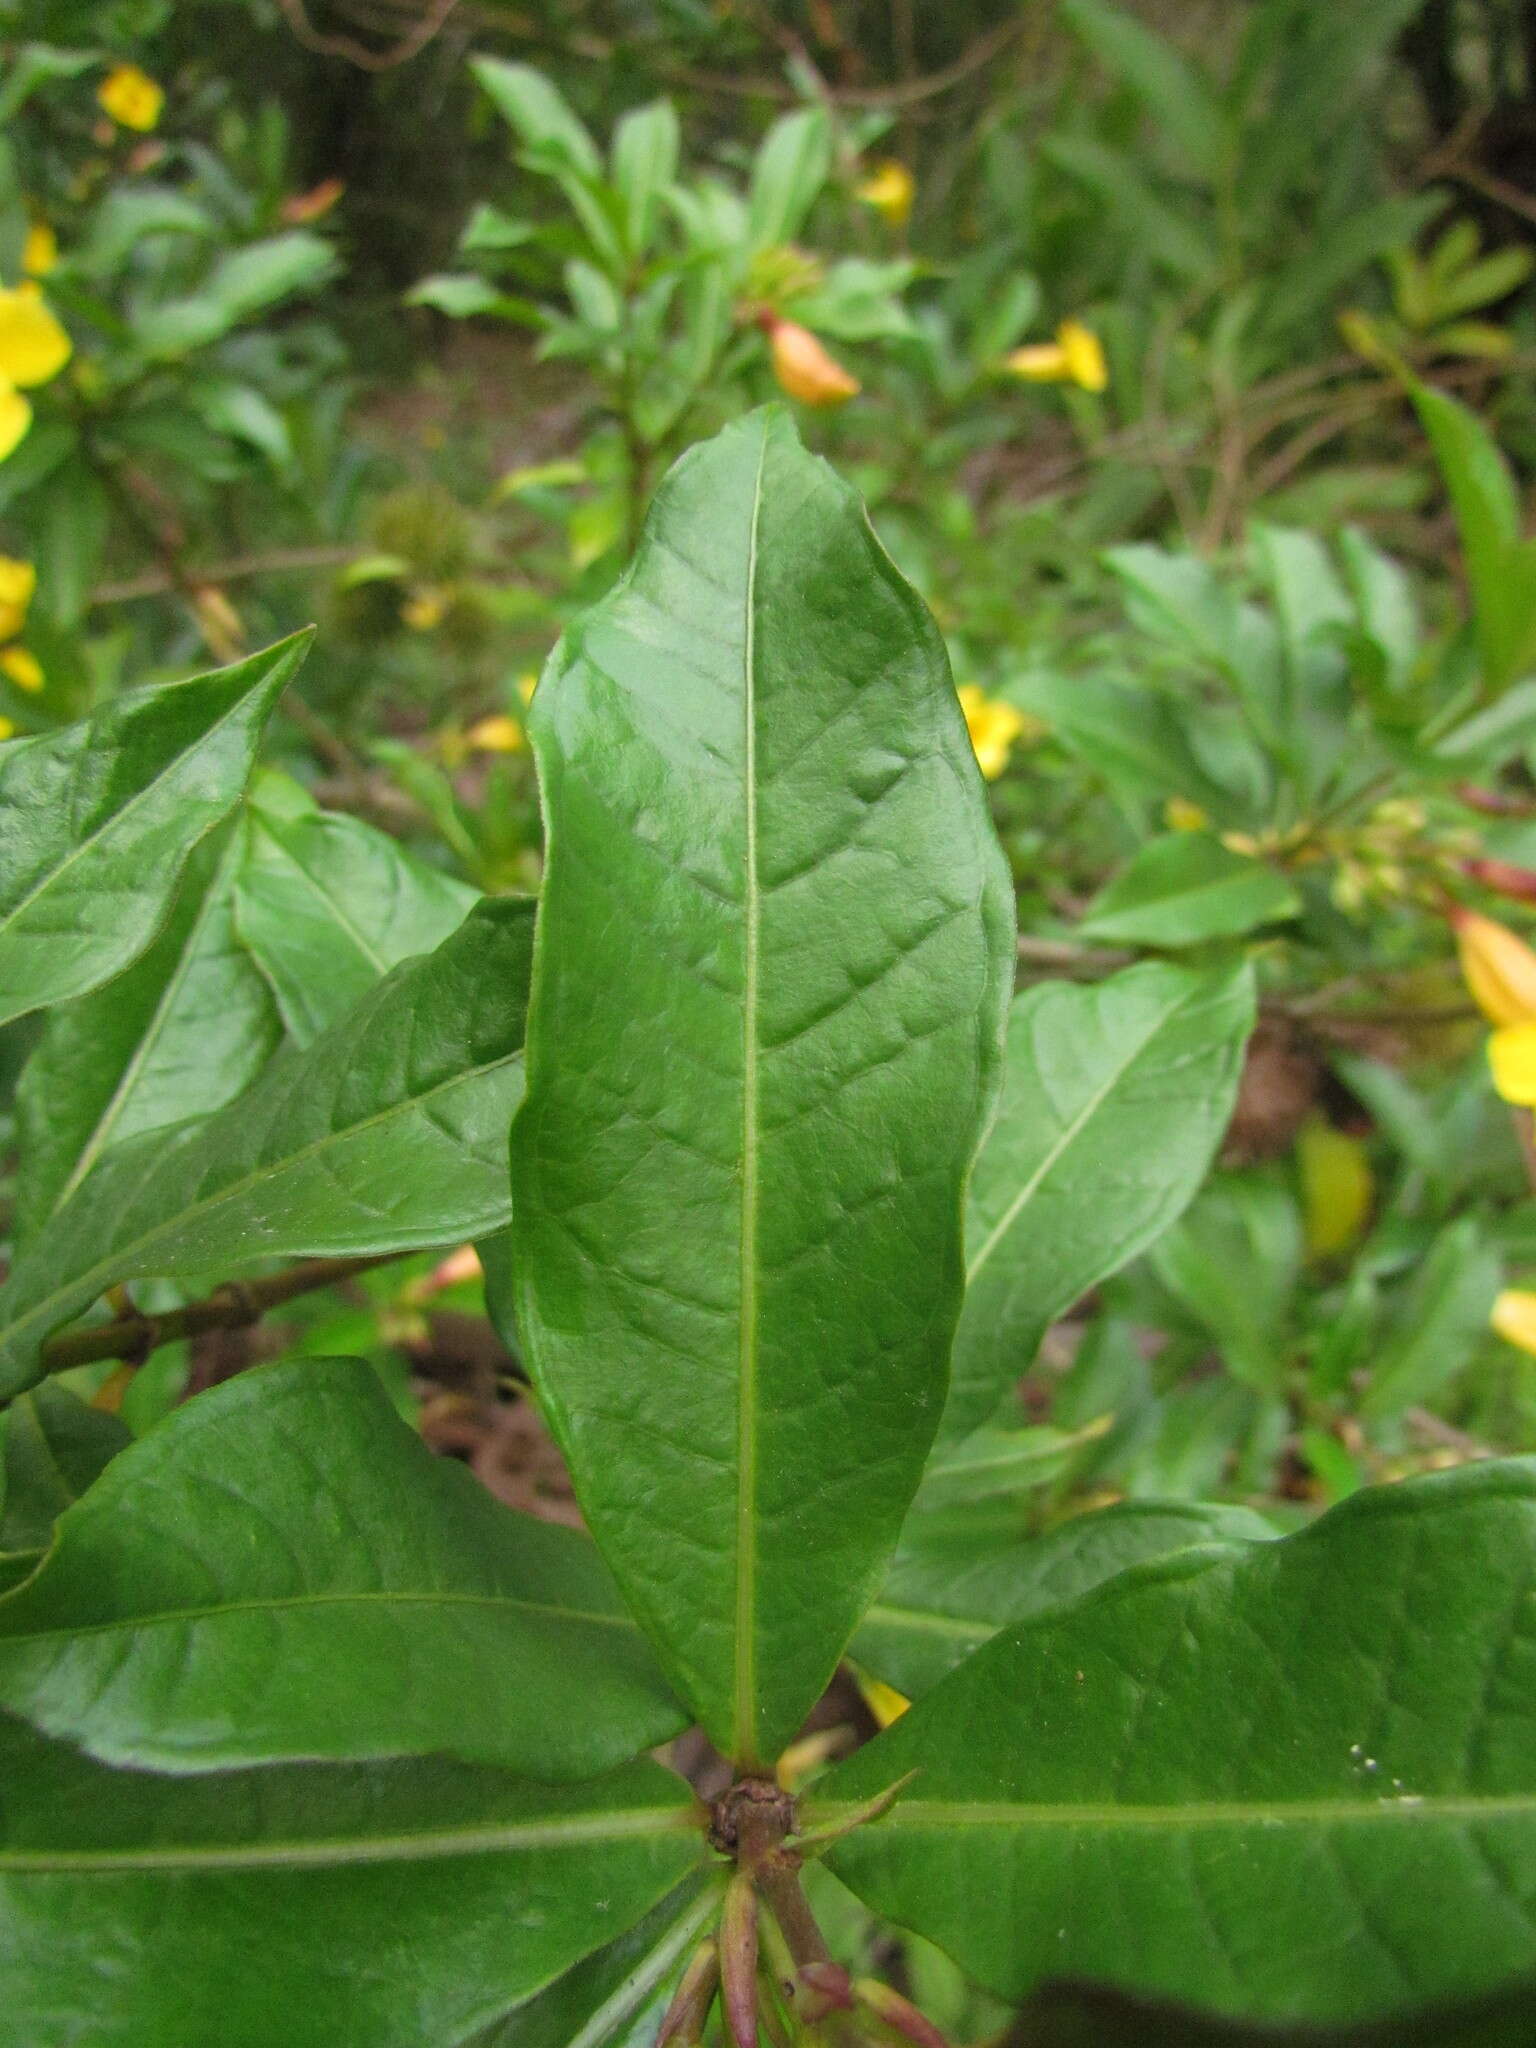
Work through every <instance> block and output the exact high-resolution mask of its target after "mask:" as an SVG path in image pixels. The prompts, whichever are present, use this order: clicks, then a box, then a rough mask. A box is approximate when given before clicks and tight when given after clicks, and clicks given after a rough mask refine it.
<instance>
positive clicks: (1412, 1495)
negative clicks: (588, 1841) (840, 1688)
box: [810, 1459, 1536, 2020]
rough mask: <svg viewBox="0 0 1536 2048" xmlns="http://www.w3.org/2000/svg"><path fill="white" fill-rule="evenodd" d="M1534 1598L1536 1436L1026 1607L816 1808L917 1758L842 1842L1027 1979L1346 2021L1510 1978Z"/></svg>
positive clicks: (1529, 1857) (914, 1906) (880, 1906)
mask: <svg viewBox="0 0 1536 2048" xmlns="http://www.w3.org/2000/svg"><path fill="white" fill-rule="evenodd" d="M1533 1594H1536V1461H1531V1460H1524V1459H1522V1460H1514V1461H1511V1462H1509V1463H1506V1464H1502V1465H1499V1464H1488V1465H1472V1466H1465V1467H1462V1468H1461V1469H1460V1470H1458V1471H1455V1472H1451V1473H1445V1474H1440V1475H1437V1476H1434V1477H1431V1478H1428V1479H1422V1480H1415V1481H1410V1482H1407V1483H1404V1484H1403V1485H1400V1486H1393V1487H1383V1488H1379V1489H1373V1490H1368V1491H1366V1492H1362V1493H1359V1494H1356V1495H1355V1496H1354V1497H1353V1498H1352V1499H1350V1500H1348V1501H1346V1502H1345V1503H1344V1505H1343V1506H1342V1507H1339V1508H1336V1509H1334V1510H1333V1512H1332V1513H1331V1514H1329V1515H1327V1516H1325V1517H1324V1518H1323V1519H1322V1520H1321V1521H1320V1522H1318V1523H1317V1524H1316V1525H1315V1526H1314V1527H1312V1528H1311V1529H1309V1530H1307V1531H1306V1532H1305V1533H1304V1534H1302V1535H1299V1536H1294V1537H1290V1538H1288V1539H1286V1540H1285V1541H1283V1542H1278V1543H1267V1544H1253V1545H1247V1544H1245V1545H1242V1546H1240V1547H1238V1548H1236V1549H1233V1548H1229V1547H1223V1546H1212V1547H1209V1548H1206V1549H1202V1550H1193V1551H1186V1552H1184V1553H1183V1554H1182V1555H1180V1556H1177V1557H1173V1558H1170V1559H1167V1560H1165V1561H1164V1562H1161V1563H1158V1564H1152V1565H1146V1566H1140V1567H1137V1568H1135V1569H1133V1570H1131V1571H1128V1572H1124V1573H1122V1574H1121V1575H1120V1576H1119V1577H1117V1578H1114V1579H1111V1580H1110V1581H1108V1583H1106V1584H1105V1585H1102V1586H1100V1587H1099V1588H1098V1589H1097V1590H1096V1591H1095V1592H1092V1593H1089V1594H1088V1595H1086V1597H1084V1598H1083V1599H1082V1600H1079V1601H1077V1602H1075V1603H1074V1604H1073V1605H1072V1606H1070V1607H1065V1608H1057V1609H1054V1610H1052V1611H1051V1612H1049V1613H1047V1614H1045V1615H1042V1616H1039V1617H1037V1618H1036V1619H1034V1620H1032V1621H1027V1622H1025V1623H1023V1624H1022V1625H1019V1626H1016V1627H1011V1628H1008V1629H1006V1630H1005V1631H1004V1632H1003V1633H1002V1634H1001V1635H999V1636H998V1637H997V1638H996V1639H995V1640H994V1641H993V1642H992V1643H990V1644H989V1645H988V1646H987V1647H986V1648H985V1649H983V1650H980V1651H978V1652H977V1654H976V1655H975V1656H974V1657H973V1658H972V1659H971V1660H970V1662H969V1663H967V1664H965V1665H964V1666H962V1667H961V1669H960V1670H959V1671H957V1672H955V1673H954V1675H953V1676H952V1677H950V1678H947V1679H946V1680H945V1681H944V1682H943V1684H941V1685H940V1686H938V1687H936V1688H935V1690H934V1691H933V1692H931V1693H929V1694H928V1696H927V1697H926V1698H925V1699H923V1700H921V1701H919V1702H918V1704H917V1705H916V1706H915V1707H914V1708H913V1709H912V1711H911V1712H910V1713H909V1714H907V1715H905V1716H903V1718H902V1719H901V1720H900V1721H899V1722H898V1723H897V1724H896V1725H895V1727H894V1728H892V1729H891V1730H890V1731H889V1732H888V1733H887V1734H886V1735H884V1736H882V1737H881V1738H880V1740H879V1741H878V1742H875V1743H872V1744H871V1745H870V1746H869V1747H868V1748H867V1749H865V1750H864V1751H862V1752H861V1753H860V1754H859V1755H858V1756H857V1757H855V1758H854V1759H853V1760H852V1761H851V1762H850V1763H849V1764H847V1765H845V1766H843V1767H842V1768H841V1769H840V1770H838V1771H836V1772H835V1773H833V1774H832V1776H831V1777H830V1778H828V1779H827V1780H825V1781H824V1782H825V1788H826V1793H827V1801H828V1812H827V1813H826V1814H822V1813H819V1812H818V1813H816V1814H814V1815H812V1816H810V1818H812V1819H818V1820H819V1819H822V1818H831V1817H833V1816H835V1814H836V1813H837V1811H838V1802H841V1801H845V1800H846V1801H858V1800H861V1799H865V1798H868V1797H869V1796H870V1795H871V1794H872V1793H874V1792H877V1791H878V1790H880V1788H881V1787H883V1786H885V1785H889V1784H890V1783H892V1782H893V1781H894V1780H896V1779H898V1778H900V1777H902V1776H903V1775H904V1774H905V1773H906V1772H908V1771H911V1770H914V1769H916V1770H920V1771H921V1777H920V1778H919V1779H918V1780H917V1781H916V1782H915V1783H914V1784H913V1786H912V1788H911V1790H910V1791H909V1792H908V1793H907V1794H906V1795H905V1797H904V1798H903V1799H902V1801H901V1803H900V1804H899V1805H898V1806H897V1808H896V1809H895V1811H894V1812H893V1813H892V1814H891V1816H890V1817H889V1818H888V1819H887V1820H885V1821H882V1822H880V1823H878V1824H877V1825H875V1826H871V1827H866V1828H862V1829H860V1830H859V1831H858V1832H857V1833H856V1834H854V1835H853V1836H851V1837H850V1838H849V1840H848V1841H847V1843H846V1844H844V1845H842V1846H840V1847H839V1848H838V1849H837V1850H836V1851H835V1852H834V1856H833V1861H834V1866H835V1868H836V1869H837V1871H838V1874H839V1875H840V1876H842V1877H843V1878H844V1879H845V1880H846V1881H847V1882H848V1883H849V1884H851V1885H852V1886H853V1887H854V1889H855V1890H856V1891H858V1892H859V1893H860V1895H861V1896H862V1897H863V1898H864V1899H865V1900H866V1901H867V1902H868V1903H869V1904H870V1905H872V1906H873V1907H874V1908H875V1909H876V1910H877V1911H879V1912H882V1913H886V1914H889V1915H890V1916H891V1917H892V1918H893V1919H895V1920H897V1921H899V1922H900V1923H901V1924H902V1925H903V1926H907V1927H911V1928H913V1929H914V1930H915V1931H916V1932H918V1933H920V1934H924V1935H926V1936H928V1937H929V1938H930V1939H931V1940H934V1941H937V1942H938V1943H939V1944H940V1945H941V1946H942V1947H944V1948H945V1949H947V1950H948V1951H949V1953H950V1954H951V1955H952V1956H953V1957H954V1958H955V1960H956V1961H957V1962H958V1963H959V1964H960V1965H961V1967H962V1968H963V1969H964V1970H965V1971H966V1972H967V1973H968V1974H969V1975H970V1976H971V1977H973V1978H974V1979H975V1981H976V1982H977V1983H979V1984H981V1985H983V1986H985V1987H986V1988H987V1989H989V1990H992V1991H995V1992H996V1993H997V1994H998V1995H999V1996H1001V1997H1005V1998H1020V1997H1023V1996H1024V1995H1025V1994H1027V1993H1028V1992H1029V1991H1031V1990H1032V1989H1033V1988H1034V1987H1035V1986H1036V1985H1037V1984H1039V1983H1040V1982H1042V1981H1043V1980H1045V1979H1047V1978H1051V1977H1059V1976H1079V1977H1090V1978H1095V1979H1100V1980H1103V1981H1104V1982H1107V1983H1110V1984H1114V1985H1118V1986H1121V1987H1123V1988H1125V1989H1128V1990H1133V1991H1140V1992H1146V1993H1156V1994H1163V1995H1166V1996H1170V1997H1176V1998H1182V1999H1188V2000H1190V2001H1191V2002H1192V2003H1195V2004H1197V2005H1204V2006H1209V2007H1211V2008H1213V2009H1216V2010H1219V2011H1222V2012H1227V2013H1233V2014H1238V2015H1243V2016H1248V2017H1274V2018H1312V2019H1318V2020H1331V2019H1345V2018H1356V2017H1364V2016H1368V2015H1372V2014H1377V2013H1383V2012H1388V2011H1392V2010H1395V2009H1401V2008H1406V2007H1412V2006H1415V2005H1419V2004H1422V2003H1424V2002H1425V2001H1428V2000H1432V1999H1441V1998H1451V1997H1456V1996H1464V1995H1473V1994H1476V1993H1479V1992H1483V1991H1489V1990H1492V1989H1495V1988H1497V1987H1499V1986H1500V1985H1503V1984H1507V1983H1509V1982H1511V1981H1513V1980H1515V1979H1517V1978H1519V1977H1522V1976H1525V1975H1527V1974H1528V1973H1529V1972H1530V1969H1531V1963H1532V1957H1533V1955H1536V1636H1533V1634H1532V1632H1531V1628H1530V1615H1531V1611H1532V1602H1533ZM1472 1930H1475V1934H1474V1933H1473V1932H1472Z"/></svg>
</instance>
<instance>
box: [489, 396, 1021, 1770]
mask: <svg viewBox="0 0 1536 2048" xmlns="http://www.w3.org/2000/svg"><path fill="white" fill-rule="evenodd" d="M530 725H531V729H532V733H533V738H534V745H535V750H536V753H537V756H538V761H539V769H540V774H541V776H542V781H543V791H544V803H545V812H546V818H547V822H548V832H549V854H548V867H547V871H546V879H545V886H544V895H543V899H542V902H541V907H540V914H539V938H538V949H537V958H536V963H535V973H534V994H533V998H532V1005H531V1037H530V1043H529V1095H528V1101H527V1105H526V1108H525V1109H524V1111H523V1113H522V1114H521V1115H520V1116H519V1118H518V1120H517V1123H516V1125H515V1126H514V1129H513V1140H512V1155H513V1161H512V1164H513V1171H512V1183H513V1210H514V1218H515V1221H514V1251H515V1258H516V1268H517V1286H518V1299H517V1316H518V1325H519V1329H520V1331H521V1334H522V1339H523V1344H524V1348H525V1352H526V1355H527V1356H528V1358H529V1362H530V1364H531V1366H532V1368H533V1371H534V1374H535V1377H536V1380H537V1383H538V1386H539V1389H540V1392H541V1396H542V1398H543V1401H544V1403H545V1406H546V1409H547V1412H548V1413H549V1415H550V1418H551V1420H552V1422H553V1424H554V1427H555V1429H556V1432H557V1433H558V1435H559V1437H560V1439H561V1442H562V1444H563V1446H564V1448H565V1451H566V1453H567V1456H568V1458H569V1460H570V1464H571V1469H572V1471H573V1473H574V1475H575V1479H576V1484H577V1488H578V1491H579V1493H580V1496H581V1501H582V1505H583V1508H584V1509H585V1511H586V1514H587V1516H588V1519H589V1521H590V1523H591V1525H592V1529H593V1533H594V1534H595V1535H596V1537H597V1539H598V1541H599V1543H600V1544H601V1545H602V1546H603V1548H604V1550H605V1552H606V1554H607V1557H608V1560H609V1563H610V1564H611V1565H612V1566H613V1569H614V1572H615V1574H616V1576H617V1577H618V1579H619V1581H620V1583H621V1585H622V1586H623V1587H624V1589H625V1592H626V1595H627V1596H628V1598H629V1600H630V1602H631V1605H632V1606H633V1608H634V1610H635V1612H636V1615H637V1617H638V1618H639V1620H640V1621H641V1624H642V1626H643V1627H644V1628H645V1629H646V1630H647V1631H648V1633H649V1634H650V1635H651V1636H652V1638H653V1640H654V1641H655V1642H656V1643H657V1645H658V1648H659V1649H660V1652H661V1654H662V1659H663V1662H664V1664H665V1665H666V1668H667V1670H668V1672H669V1675H670V1676H671V1677H672V1679H673V1681H674V1683H675V1684H676V1685H677V1686H678V1688H679V1690H680V1691H681V1692H682V1693H683V1696H684V1697H685V1699H687V1701H688V1702H689V1704H690V1705H691V1706H692V1707H693V1708H694V1710H695V1711H696V1712H697V1714H698V1716H699V1718H700V1719H701V1720H702V1721H703V1723H704V1725H705V1727H706V1728H707V1729H708V1731H709V1733H710V1734H711V1736H712V1737H713V1738H714V1740H715V1741H716V1742H717V1743H718V1744H719V1745H720V1746H721V1747H722V1748H724V1749H726V1750H727V1751H729V1752H730V1753H732V1754H733V1755H734V1756H735V1757H736V1759H737V1760H738V1761H740V1762H744V1763H750V1762H761V1761H764V1760H766V1759H767V1758H769V1757H771V1756H772V1755H773V1754H774V1752H775V1750H776V1749H777V1747H778V1746H779V1745H781V1744H782V1743H783V1742H785V1741H786V1740H787V1739H788V1738H789V1737H790V1736H791V1735H792V1734H793V1733H794V1731H795V1728H796V1726H797V1724H798V1723H799V1721H800V1719H801V1717H802V1716H803V1714H804V1713H805V1711H806V1709H807V1708H808V1707H809V1706H810V1705H811V1703H812V1701H813V1700H814V1699H815V1698H816V1696H817V1694H818V1692H819V1690H820V1689H821V1687H822V1685H823V1684H824V1683H825V1681H826V1679H827V1677H828V1676H829V1674H830V1672H831V1670H832V1668H833V1666H834V1665H835V1663H836V1660H837V1655H838V1652H839V1651H840V1650H841V1648H842V1646H843V1643H844V1642H845V1641H846V1639H847V1636H848V1634H849V1632H850V1631H851V1629H852V1627H853V1625H854V1623H855V1622H856V1621H857V1619H858V1616H859V1613H860V1612H861V1610H862V1609H863V1607H864V1606H865V1604H866V1603H867V1601H868V1600H869V1599H870V1598H871V1597H872V1596H873V1594H874V1592H875V1590H876V1587H877V1586H878V1584H879V1579H880V1574H881V1572H882V1570H883V1568H884V1565H885V1561H886V1559H887V1557H888V1556H889V1554H890V1551H891V1548H892V1547H893V1545H894V1542H895V1538H896V1534H897V1530H898V1528H899V1525H900V1520H901V1516H902V1513H903V1510H904V1509H905V1507H906V1505H907V1502H908V1500H909V1499H910V1497H911V1494H912V1492H913V1489H914V1487H915V1486H916V1483H917V1478H918V1473H919V1471H920V1469H921V1465H922V1460H923V1456H924V1453H925V1452H926V1450H927V1448H928V1444H929V1442H930V1440H931V1438H932V1435H933V1432H934V1428H935V1425H936V1423H937V1420H938V1415H939V1409H940V1406H941V1403H942V1400H943V1394H944V1384H945V1361H946V1352H947V1349H948V1344H949V1339H950V1333H951V1330H952V1328H953V1322H954V1317H955V1315H956V1312H957V1309H958V1307H959V1293H960V1284H961V1259H960V1248H959V1242H958V1240H959V1229H958V1220H959V1208H960V1193H961V1188H962V1185H963V1182H964V1178H965V1174H966V1171H967V1168H968V1166H969V1164H970V1159H971V1155H972V1152H973V1150H974V1147H975V1144H976V1140H977V1136H978V1133H979V1130H980V1128H981V1125H982V1121H983V1119H984V1117H985V1115H986V1113H987V1110H988V1108H989V1106H990V1102H991V1097H992V1092H993V1088H994V1085H995V1079H996V1074H997V1069H998V1066H999V1063H1000V1062H999V1036H1000V1027H1001V1011H1002V1006H1003V1004H1004V1002H1005V1000H1006V992H1007V986H1008V981H1009V978H1010V966H1011V951H1012V948H1011V944H1010V932H1011V910H1010V899H1009V891H1008V884H1007V878H1006V875H1005V873H1004V870H1003V866H1002V862H1001V859H1000V856H999V853H998V850H997V846H996V842H995V840H994V838H993V836H992V831H991V826H990V823H989V821H988V818H987V812H986V806H985V801H984V795H983V790H982V785H981V781H980V778H979V776H978V775H977V772H976V768H975V762H974V760H973V758H972V757H971V755H970V752H969V747H968V743H967V740H966V736H965V729H964V725H963V722H962V720H961V717H960V712H959V707H958V704H957V702H956V699H955V695H954V691H953V689H952V687H951V686H950V681H949V675H948V669H947V666H946V663H945V659H944V654H943V649H942V645H941V643H940V641H939V638H938V635H937V633H936V631H935V629H934V627H933V625H932V622H931V621H930V620H929V618H928V617H927V614H926V613H925V612H924V611H923V609H922V606H921V605H920V603H919V601H918V600H917V598H916V597H915V596H914V594H913V593H912V592H911V590H909V589H908V588H907V586H906V585H905V584H904V583H903V582H902V581H901V580H900V578H899V577H898V576H897V574H896V572H895V570H894V569H893V567H892V566H891V564H890V562H889V560H888V559H887V557H886V556H885V555H884V554H883V553H882V552H881V550H880V549H879V547H878V545H877V544H876V542H875V541H874V539H873V537H872V535H871V533H870V529H869V525H868V522H867V520H866V519H865V517H864V514H863V511H862V508H861V507H860V506H859V504H858V502H857V500H856V499H855V498H854V497H853V495H852V493H851V492H849V491H848V490H847V489H846V487H845V486H843V485H842V484H840V483H839V482H838V481H837V479H836V478H835V477H834V476H833V475H832V473H831V472H830V471H829V470H828V469H826V468H825V467H824V466H823V465H822V464H820V463H819V462H816V461H813V460H812V459H811V458H810V457H809V456H807V455H806V454H805V452H804V451H803V450H802V449H801V447H800V445H799V442H798V440H797V438H796V436H795V433H794V429H793V427H792V426H791V424H790V422H789V421H788V419H787V418H786V417H785V416H784V415H783V414H782V413H779V412H777V411H770V412H766V413H759V414H756V415H754V416H752V417H751V418H749V419H747V420H745V421H743V422H741V423H740V424H739V425H737V426H735V427H731V428H728V429H727V430H726V431H725V433H723V434H722V435H720V436H719V438H718V439H716V440H715V441H712V442H710V443H708V444H707V445H706V446H705V447H703V448H700V449H696V450H695V451H694V452H693V454H692V455H690V456H688V457H686V458H685V459H684V461H683V462H682V463H680V464H679V465H678V467H677V469H676V470H674V471H673V473H672V475H671V477H670V478H669V480H668V481H667V483H666V484H665V485H664V486H663V488H662V490H661V492H660V493H659V494H658V497H657V501H656V505H655V509H654V510H653V512H652V515H651V518H650V521H649V523H648V526H647V529H646V535H645V539H644V542H643V545H642V548H641V553H640V557H639V560H638V561H637V563H636V566H635V568H634V570H633V572H632V573H631V575H630V577H629V578H628V579H627V580H626V581H625V582H624V583H623V584H622V585H621V586H620V587H619V589H618V590H617V591H616V592H615V593H614V594H613V595H612V596H611V597H610V598H609V599H608V600H607V601H606V602H605V603H603V604H602V605H601V606H599V607H598V609H597V610H596V611H595V612H594V613H592V614H591V615H590V616H589V617H588V618H587V619H586V620H585V621H584V622H583V623H581V624H579V625H578V626H576V627H575V628H573V629H572V631H571V632H570V634H569V635H568V636H567V638H566V641H565V643H564V645H563V648H562V650H561V651H560V652H559V653H558V654H557V655H556V657H555V659H554V661H553V663H552V665H551V668H550V670H549V672H548V674H547V675H546V677H545V680H544V682H543V684H542V685H541V687H540V689H539V693H538V695H537V697H535V699H534V705H533V711H532V714H531V719H530Z"/></svg>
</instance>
